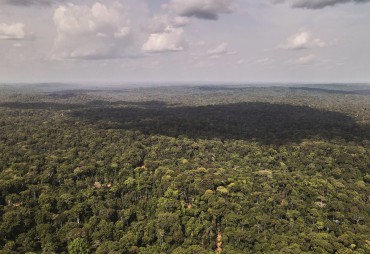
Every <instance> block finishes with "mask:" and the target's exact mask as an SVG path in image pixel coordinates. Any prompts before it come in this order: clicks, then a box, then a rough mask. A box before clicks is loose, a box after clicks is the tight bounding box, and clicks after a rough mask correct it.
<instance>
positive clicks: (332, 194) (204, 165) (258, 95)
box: [0, 85, 370, 254]
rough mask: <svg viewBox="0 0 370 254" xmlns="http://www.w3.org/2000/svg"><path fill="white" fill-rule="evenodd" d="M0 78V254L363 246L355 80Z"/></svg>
mask: <svg viewBox="0 0 370 254" xmlns="http://www.w3.org/2000/svg"><path fill="white" fill-rule="evenodd" d="M347 88H348V87H347ZM0 89H1V90H0V249H1V250H0V253H174V254H185V253H186V254H188V253H197V254H198V253H199V254H202V253H215V252H216V253H230V254H232V253H338V254H344V253H346V254H347V253H357V254H365V253H370V216H369V214H370V172H369V169H370V142H369V137H370V127H369V123H370V115H369V114H370V113H369V111H368V109H369V108H370V100H369V98H370V97H369V96H368V95H367V93H366V92H361V93H360V92H358V91H359V90H361V91H365V90H364V89H363V88H361V89H354V90H353V91H351V90H349V89H342V90H338V89H334V88H332V87H330V86H329V87H326V88H325V87H324V90H323V91H321V90H320V89H318V88H310V87H309V88H299V87H293V88H289V87H260V88H259V87H244V86H230V87H223V86H216V87H212V86H201V87H197V86H193V87H162V88H130V89H129V88H125V89H122V88H120V89H118V88H116V87H115V88H109V89H104V90H98V89H92V88H79V90H73V89H71V90H63V89H56V87H52V86H50V88H48V86H45V85H43V86H42V87H37V86H35V87H30V88H29V89H28V90H27V91H26V92H25V91H24V90H22V89H20V88H17V87H13V88H12V87H11V86H4V87H2V88H1V87H0ZM328 91H334V92H328ZM338 91H340V92H338ZM354 91H356V92H354Z"/></svg>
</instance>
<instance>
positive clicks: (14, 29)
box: [0, 22, 27, 40]
mask: <svg viewBox="0 0 370 254" xmlns="http://www.w3.org/2000/svg"><path fill="white" fill-rule="evenodd" d="M26 36H27V34H26V31H25V25H24V24H23V23H20V22H18V23H14V24H6V23H0V40H24V39H26Z"/></svg>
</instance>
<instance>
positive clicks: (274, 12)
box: [0, 0, 370, 83]
mask: <svg viewBox="0 0 370 254" xmlns="http://www.w3.org/2000/svg"><path fill="white" fill-rule="evenodd" d="M0 82H2V83H9V82H31V83H33V82H147V83H150V82H153V83H158V82H273V83H274V82H278V83H281V82H300V83H319V82H325V83H329V82H340V83H344V82H360V83H361V82H362V83H370V0H104V1H103V0H75V1H68V0H0Z"/></svg>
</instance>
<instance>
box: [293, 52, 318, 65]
mask: <svg viewBox="0 0 370 254" xmlns="http://www.w3.org/2000/svg"><path fill="white" fill-rule="evenodd" d="M315 59H316V57H315V55H313V54H310V55H305V56H301V57H299V58H298V59H296V60H295V61H294V63H296V64H300V65H308V64H312V63H313V62H314V61H315Z"/></svg>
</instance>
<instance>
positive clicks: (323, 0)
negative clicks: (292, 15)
mask: <svg viewBox="0 0 370 254" xmlns="http://www.w3.org/2000/svg"><path fill="white" fill-rule="evenodd" d="M273 2H274V3H282V2H289V3H290V5H291V6H292V7H293V8H303V9H322V8H325V7H328V6H334V5H337V4H346V3H368V2H370V0H273Z"/></svg>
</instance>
